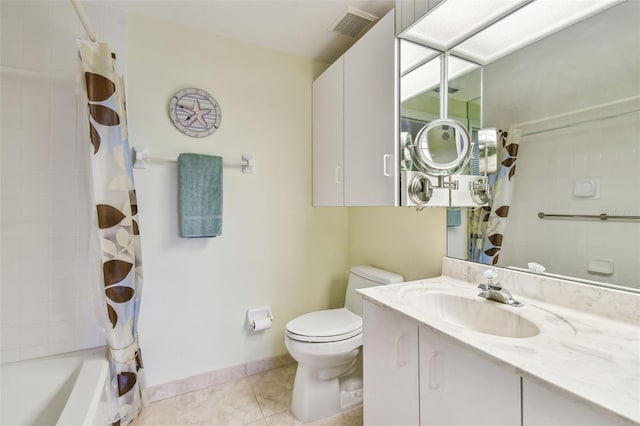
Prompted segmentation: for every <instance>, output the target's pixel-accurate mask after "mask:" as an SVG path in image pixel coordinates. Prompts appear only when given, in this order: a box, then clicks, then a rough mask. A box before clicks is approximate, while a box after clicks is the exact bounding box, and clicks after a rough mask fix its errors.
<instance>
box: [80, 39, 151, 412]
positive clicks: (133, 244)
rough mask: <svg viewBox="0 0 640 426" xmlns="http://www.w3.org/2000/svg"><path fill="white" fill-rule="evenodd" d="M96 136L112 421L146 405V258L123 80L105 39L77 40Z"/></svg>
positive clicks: (92, 138) (94, 167) (94, 168)
mask: <svg viewBox="0 0 640 426" xmlns="http://www.w3.org/2000/svg"><path fill="white" fill-rule="evenodd" d="M78 49H79V52H80V58H81V61H82V67H83V71H84V81H85V89H86V95H87V104H88V105H87V113H88V119H89V135H88V136H89V137H88V138H87V139H88V142H90V143H91V145H92V146H91V155H90V156H91V159H90V175H91V178H92V180H93V186H92V189H93V196H94V202H95V209H96V219H97V223H96V226H97V228H98V229H97V231H96V233H97V235H98V236H99V238H100V250H101V253H100V254H101V256H102V260H101V263H102V282H101V283H99V284H98V285H99V286H100V288H101V289H102V290H101V291H100V293H101V300H102V302H103V303H102V306H103V309H104V310H103V312H102V315H101V316H102V317H103V319H104V325H105V329H106V335H107V344H108V357H109V365H110V370H111V391H112V392H111V394H112V401H111V422H112V424H114V425H126V424H128V423H129V422H130V421H131V420H132V419H134V418H135V417H136V416H137V415H138V414H139V413H140V411H141V410H142V408H143V407H144V406H145V405H146V395H145V388H144V378H143V365H142V356H141V353H140V347H139V345H138V333H137V327H138V314H139V310H140V298H141V295H142V263H141V252H140V231H139V227H138V214H137V213H138V209H137V202H136V193H135V188H134V183H133V171H132V163H131V150H130V148H129V142H128V135H127V123H126V114H125V100H124V86H123V81H122V77H121V76H120V75H119V74H117V71H116V60H115V59H116V57H115V55H114V54H113V53H112V51H111V48H110V47H109V45H108V44H106V43H94V42H89V41H84V40H79V41H78Z"/></svg>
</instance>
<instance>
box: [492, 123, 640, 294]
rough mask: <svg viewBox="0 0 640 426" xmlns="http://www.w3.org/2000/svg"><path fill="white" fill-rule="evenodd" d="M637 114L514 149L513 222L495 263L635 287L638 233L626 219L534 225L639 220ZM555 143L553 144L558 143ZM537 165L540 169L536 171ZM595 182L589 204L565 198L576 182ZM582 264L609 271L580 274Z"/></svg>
mask: <svg viewBox="0 0 640 426" xmlns="http://www.w3.org/2000/svg"><path fill="white" fill-rule="evenodd" d="M637 123H638V114H637V113H636V114H629V115H625V116H621V117H619V118H616V119H610V120H604V121H600V122H595V123H592V124H588V125H587V124H585V125H582V126H577V127H574V128H567V129H563V130H557V131H553V132H549V133H545V134H539V135H535V136H530V137H526V138H524V139H523V143H522V144H521V145H520V150H519V151H518V157H519V159H520V158H521V159H522V160H523V161H518V172H517V177H516V179H517V182H516V185H517V190H516V192H515V193H514V201H513V203H512V209H513V210H512V213H511V212H510V214H513V218H514V219H513V220H512V221H510V222H509V225H508V226H509V228H508V230H509V233H508V234H507V235H508V237H507V238H506V239H505V245H504V248H505V250H504V251H503V254H504V256H501V261H504V262H505V264H508V265H517V266H521V267H526V265H527V263H528V262H540V263H543V264H544V266H545V267H546V268H547V269H548V270H549V271H551V272H555V273H558V274H563V275H570V276H574V277H579V278H583V279H587V280H598V281H607V282H609V283H613V284H619V285H625V286H632V287H633V286H637V285H638V283H639V282H640V245H639V244H638V241H640V231H639V228H638V224H637V223H634V222H632V221H613V220H608V221H601V220H552V219H551V220H550V219H545V220H541V219H539V218H538V217H537V213H538V212H539V211H541V212H545V213H564V214H566V213H576V214H600V213H607V214H609V215H640V199H639V198H638V188H639V187H640V173H638V170H640V145H639V144H638V141H639V140H640V128H638V125H637ZM560 141H561V143H560ZM539 165H543V167H540V166H539ZM587 177H596V178H597V179H598V180H599V183H600V194H599V196H598V197H596V198H581V197H576V196H574V195H573V186H574V183H575V181H576V179H580V178H587ZM590 259H596V260H604V261H608V262H611V263H612V264H613V273H612V274H610V275H609V274H607V275H602V274H597V273H593V272H589V271H588V270H587V265H588V262H589V260H590Z"/></svg>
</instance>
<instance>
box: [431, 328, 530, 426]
mask: <svg viewBox="0 0 640 426" xmlns="http://www.w3.org/2000/svg"><path fill="white" fill-rule="evenodd" d="M419 336H420V337H419V340H420V349H419V352H420V413H421V415H420V426H446V425H461V426H462V425H465V426H469V425H478V426H481V425H486V426H499V425H501V426H506V425H509V426H519V425H520V376H519V375H517V374H515V370H514V369H513V368H507V367H505V366H501V365H498V364H497V363H495V362H492V361H490V360H488V359H486V358H483V357H482V356H480V355H479V354H477V353H475V352H474V351H472V350H470V349H469V348H465V347H464V346H463V345H462V344H460V343H457V342H455V341H454V340H453V339H451V338H449V337H446V336H443V335H441V334H436V333H435V332H433V331H431V330H430V329H427V328H426V327H422V326H421V327H420V335H419Z"/></svg>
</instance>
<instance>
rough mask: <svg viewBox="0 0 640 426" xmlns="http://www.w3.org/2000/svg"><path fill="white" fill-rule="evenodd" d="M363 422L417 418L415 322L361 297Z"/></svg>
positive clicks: (411, 425)
mask: <svg viewBox="0 0 640 426" xmlns="http://www.w3.org/2000/svg"><path fill="white" fill-rule="evenodd" d="M363 317H364V325H363V327H364V336H363V338H364V340H363V363H364V365H363V369H364V375H363V380H364V395H363V396H364V424H365V425H367V426H378V425H379V426H391V425H394V426H415V425H417V424H418V422H419V415H420V412H419V408H420V407H419V402H418V401H419V400H418V393H419V392H418V326H417V324H416V323H415V322H414V321H412V320H409V319H408V318H406V317H403V316H401V315H399V314H397V313H395V312H394V311H391V310H390V309H388V308H383V307H381V306H378V305H375V304H373V303H371V302H369V301H367V300H364V301H363Z"/></svg>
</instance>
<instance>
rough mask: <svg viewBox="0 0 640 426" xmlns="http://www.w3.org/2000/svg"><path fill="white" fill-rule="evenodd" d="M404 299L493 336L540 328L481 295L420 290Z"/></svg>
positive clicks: (528, 332) (531, 332)
mask: <svg viewBox="0 0 640 426" xmlns="http://www.w3.org/2000/svg"><path fill="white" fill-rule="evenodd" d="M406 298H407V302H408V303H410V304H411V305H414V306H415V307H417V308H419V309H420V310H422V311H424V312H425V313H426V314H427V315H429V316H434V317H436V318H437V319H438V320H441V321H444V322H446V323H449V324H453V325H455V326H458V327H462V328H466V329H470V330H474V331H477V332H480V333H485V334H492V335H494V336H502V337H511V338H525V337H533V336H535V335H537V334H538V333H540V329H539V328H538V327H537V326H536V325H535V324H534V323H533V322H531V321H530V320H528V319H526V318H524V317H523V316H522V315H521V314H520V313H519V312H518V311H517V310H518V309H522V308H513V307H507V306H506V305H503V304H501V303H498V302H494V301H490V300H486V299H483V298H480V297H474V298H472V297H469V296H467V295H462V294H459V293H457V292H449V291H433V290H424V289H423V290H421V291H420V290H419V291H410V292H407V293H406Z"/></svg>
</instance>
